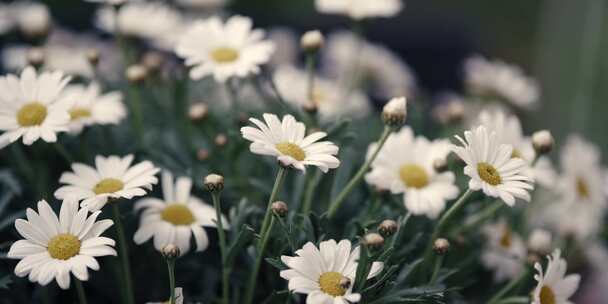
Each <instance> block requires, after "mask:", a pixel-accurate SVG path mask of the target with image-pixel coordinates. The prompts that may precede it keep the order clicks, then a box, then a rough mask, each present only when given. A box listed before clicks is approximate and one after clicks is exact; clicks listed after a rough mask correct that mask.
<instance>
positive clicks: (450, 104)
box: [432, 93, 465, 125]
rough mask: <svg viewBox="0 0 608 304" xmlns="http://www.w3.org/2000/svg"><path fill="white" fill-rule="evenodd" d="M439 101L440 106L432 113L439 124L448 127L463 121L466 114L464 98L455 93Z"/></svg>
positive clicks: (448, 94)
mask: <svg viewBox="0 0 608 304" xmlns="http://www.w3.org/2000/svg"><path fill="white" fill-rule="evenodd" d="M439 99H440V102H439V104H438V105H437V106H436V107H435V108H434V109H433V111H432V116H433V118H434V119H435V120H436V121H437V122H439V123H441V124H443V125H447V124H452V123H457V122H459V121H461V120H462V118H463V117H464V114H465V106H464V101H463V100H462V97H460V96H459V95H456V94H453V93H446V94H443V95H442V96H441V97H439Z"/></svg>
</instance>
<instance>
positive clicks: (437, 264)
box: [429, 255, 443, 285]
mask: <svg viewBox="0 0 608 304" xmlns="http://www.w3.org/2000/svg"><path fill="white" fill-rule="evenodd" d="M442 263H443V255H438V256H437V258H436V259H435V267H434V268H433V274H432V275H431V280H430V281H429V284H430V285H433V284H435V283H436V282H437V277H438V276H439V270H441V264H442Z"/></svg>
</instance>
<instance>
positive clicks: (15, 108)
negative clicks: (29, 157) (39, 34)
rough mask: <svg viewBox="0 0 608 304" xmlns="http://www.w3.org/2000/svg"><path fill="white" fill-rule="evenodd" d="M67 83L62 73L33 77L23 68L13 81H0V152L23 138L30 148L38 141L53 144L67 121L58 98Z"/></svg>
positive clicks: (8, 78)
mask: <svg viewBox="0 0 608 304" xmlns="http://www.w3.org/2000/svg"><path fill="white" fill-rule="evenodd" d="M69 81H70V77H65V76H64V75H63V73H62V72H52V73H50V72H43V73H41V74H40V75H37V73H36V70H35V69H34V68H33V67H27V68H25V69H24V70H23V72H21V76H19V77H17V76H16V75H13V74H8V75H6V76H4V77H0V108H1V109H0V130H2V131H5V132H4V134H2V135H0V148H1V147H3V146H6V145H7V144H9V143H12V142H14V141H16V140H17V139H19V138H20V137H23V143H24V144H26V145H31V144H32V143H34V142H35V141H36V140H38V139H39V138H42V139H43V140H44V141H46V142H55V141H57V134H56V133H58V132H62V131H67V124H68V122H69V121H70V115H69V114H68V109H67V105H66V104H65V103H62V102H60V100H59V98H58V97H59V96H60V95H61V93H62V91H63V89H64V88H65V86H66V85H67V84H68V82H69Z"/></svg>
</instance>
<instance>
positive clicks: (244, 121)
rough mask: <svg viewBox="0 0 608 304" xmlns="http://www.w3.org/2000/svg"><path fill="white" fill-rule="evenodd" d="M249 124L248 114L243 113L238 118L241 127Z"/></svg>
mask: <svg viewBox="0 0 608 304" xmlns="http://www.w3.org/2000/svg"><path fill="white" fill-rule="evenodd" d="M248 122H249V115H247V113H244V112H241V113H239V116H238V123H239V125H241V126H244V125H246V124H247V123H248Z"/></svg>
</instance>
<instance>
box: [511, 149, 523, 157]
mask: <svg viewBox="0 0 608 304" xmlns="http://www.w3.org/2000/svg"><path fill="white" fill-rule="evenodd" d="M511 158H521V159H523V156H522V155H521V151H519V150H518V149H513V152H511Z"/></svg>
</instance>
